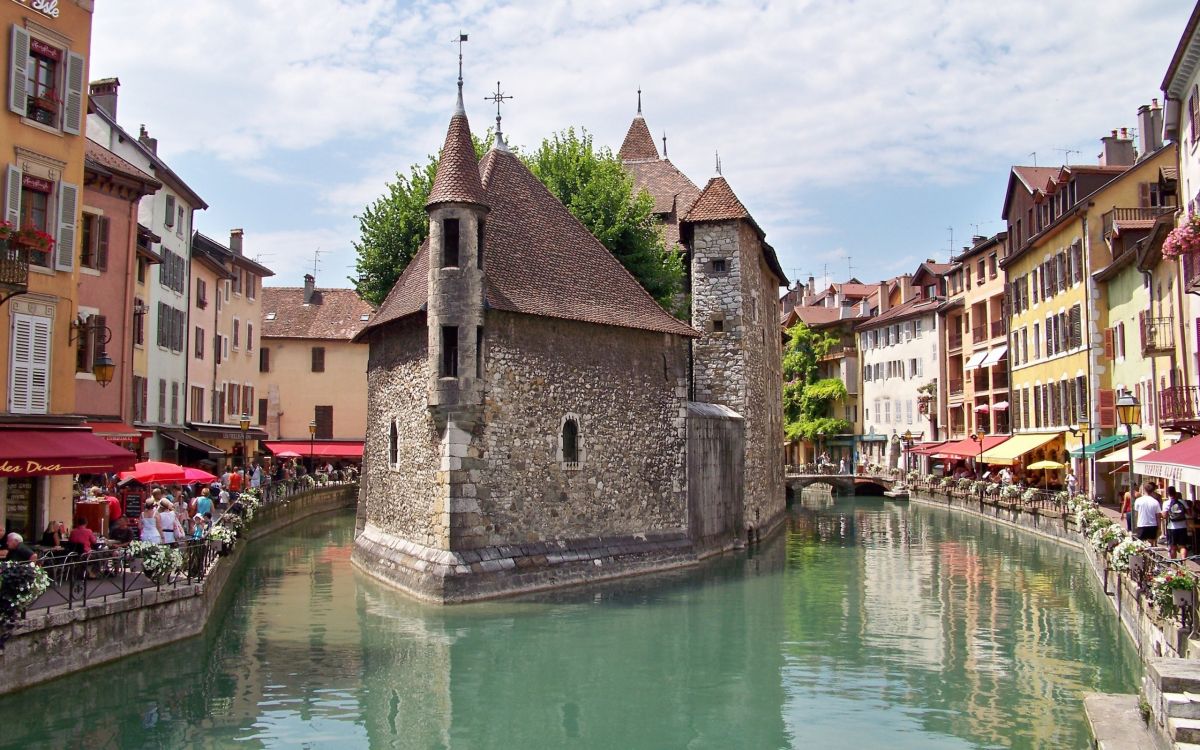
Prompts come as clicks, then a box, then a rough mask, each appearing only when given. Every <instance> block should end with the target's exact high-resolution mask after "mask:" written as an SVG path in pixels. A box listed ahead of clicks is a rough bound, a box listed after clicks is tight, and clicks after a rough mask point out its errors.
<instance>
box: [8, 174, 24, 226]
mask: <svg viewBox="0 0 1200 750" xmlns="http://www.w3.org/2000/svg"><path fill="white" fill-rule="evenodd" d="M4 220H5V221H7V222H8V223H9V224H12V225H13V226H14V227H15V226H18V225H19V224H20V223H21V168H20V167H14V166H13V165H11V164H9V165H8V170H7V171H6V178H5V182H4Z"/></svg>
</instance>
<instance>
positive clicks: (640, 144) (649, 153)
mask: <svg viewBox="0 0 1200 750" xmlns="http://www.w3.org/2000/svg"><path fill="white" fill-rule="evenodd" d="M617 156H618V157H619V158H620V159H621V161H641V160H644V159H658V146H655V145H654V138H653V136H651V135H650V128H648V127H646V120H645V119H644V118H643V117H642V115H641V113H640V112H639V113H638V115H637V117H634V118H633V122H631V123H630V124H629V132H627V133H626V134H625V141H624V142H623V143H622V144H621V150H620V151H618V152H617Z"/></svg>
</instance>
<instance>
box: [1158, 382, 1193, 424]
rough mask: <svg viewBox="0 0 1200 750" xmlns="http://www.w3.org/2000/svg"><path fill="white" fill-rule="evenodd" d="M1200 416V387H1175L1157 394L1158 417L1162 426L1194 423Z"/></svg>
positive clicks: (1164, 389)
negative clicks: (1199, 415)
mask: <svg viewBox="0 0 1200 750" xmlns="http://www.w3.org/2000/svg"><path fill="white" fill-rule="evenodd" d="M1197 414H1200V387H1198V386H1194V385H1176V386H1172V387H1170V388H1163V389H1162V390H1161V391H1159V392H1158V417H1159V421H1161V422H1162V423H1163V424H1164V425H1171V426H1173V427H1174V426H1179V425H1181V424H1185V423H1188V422H1196V421H1197V419H1198V417H1197Z"/></svg>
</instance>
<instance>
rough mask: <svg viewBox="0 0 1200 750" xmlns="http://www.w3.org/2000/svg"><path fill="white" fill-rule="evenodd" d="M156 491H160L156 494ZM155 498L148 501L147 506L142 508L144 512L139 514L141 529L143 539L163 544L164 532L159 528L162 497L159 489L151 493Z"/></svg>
mask: <svg viewBox="0 0 1200 750" xmlns="http://www.w3.org/2000/svg"><path fill="white" fill-rule="evenodd" d="M154 493H158V494H157V495H155V494H154ZM151 497H153V498H154V499H153V500H152V501H151V502H149V503H146V507H144V508H142V513H141V515H140V516H138V524H139V531H140V532H141V540H142V541H143V542H150V543H152V544H162V533H161V532H160V531H159V530H158V502H159V500H160V498H161V497H162V493H161V492H160V491H159V490H154V492H152V493H151Z"/></svg>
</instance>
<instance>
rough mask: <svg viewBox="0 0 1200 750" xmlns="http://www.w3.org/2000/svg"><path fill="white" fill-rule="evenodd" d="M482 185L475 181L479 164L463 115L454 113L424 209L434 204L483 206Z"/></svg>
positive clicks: (477, 176)
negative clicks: (475, 204)
mask: <svg viewBox="0 0 1200 750" xmlns="http://www.w3.org/2000/svg"><path fill="white" fill-rule="evenodd" d="M483 202H484V201H483V185H482V184H481V183H480V181H479V162H478V161H476V159H475V145H474V144H473V143H472V141H471V125H470V123H468V122H467V116H466V115H465V114H463V113H461V112H456V113H455V114H454V116H453V117H451V118H450V127H449V128H448V129H447V130H446V143H445V144H444V145H443V146H442V155H441V157H440V158H439V159H438V166H437V175H436V176H435V177H434V178H433V188H432V189H430V191H429V200H427V201H426V202H425V205H426V206H432V205H434V204H436V203H479V204H483Z"/></svg>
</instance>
